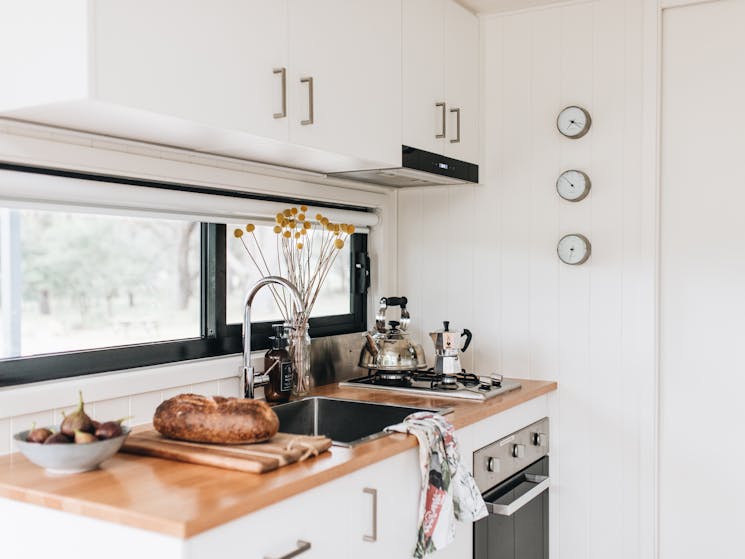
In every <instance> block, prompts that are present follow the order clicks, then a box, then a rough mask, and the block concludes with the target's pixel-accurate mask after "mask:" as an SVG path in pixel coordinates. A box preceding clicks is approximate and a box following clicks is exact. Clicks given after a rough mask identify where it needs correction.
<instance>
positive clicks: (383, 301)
mask: <svg viewBox="0 0 745 559" xmlns="http://www.w3.org/2000/svg"><path fill="white" fill-rule="evenodd" d="M408 302H409V300H408V299H407V298H406V297H381V298H380V303H379V305H378V312H377V313H376V314H375V328H376V329H377V330H378V332H385V331H386V328H385V311H386V309H387V308H388V307H401V321H400V324H401V326H400V329H401V330H406V327H407V326H408V325H409V320H410V319H411V317H410V316H409V311H407V310H406V305H407V303H408Z"/></svg>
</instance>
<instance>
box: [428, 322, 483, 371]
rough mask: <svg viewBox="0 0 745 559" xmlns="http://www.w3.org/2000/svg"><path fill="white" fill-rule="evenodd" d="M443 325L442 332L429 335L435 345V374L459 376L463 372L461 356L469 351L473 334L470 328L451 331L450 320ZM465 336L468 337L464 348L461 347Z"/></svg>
mask: <svg viewBox="0 0 745 559" xmlns="http://www.w3.org/2000/svg"><path fill="white" fill-rule="evenodd" d="M442 325H443V329H442V330H437V331H436V332H430V333H429V336H430V338H432V341H433V342H434V344H435V373H440V374H443V375H457V374H459V373H461V372H462V367H461V364H460V354H461V353H462V352H464V351H466V349H468V346H469V345H470V344H471V339H472V338H473V334H471V331H470V330H469V329H468V328H464V329H463V330H450V321H449V320H445V321H444V322H443V323H442ZM463 336H465V337H466V341H465V343H464V344H463V347H460V340H461V338H462V337H463Z"/></svg>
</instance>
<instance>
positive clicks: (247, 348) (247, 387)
mask: <svg viewBox="0 0 745 559" xmlns="http://www.w3.org/2000/svg"><path fill="white" fill-rule="evenodd" d="M271 284H275V285H279V286H282V287H284V288H285V289H287V290H288V291H289V292H290V295H291V296H292V299H293V302H294V303H295V307H296V309H297V312H298V313H300V314H305V305H304V304H303V298H302V296H301V295H300V291H298V288H297V287H295V285H293V284H292V283H290V282H289V281H287V280H286V279H285V278H282V277H279V276H267V277H265V278H261V279H260V280H259V281H257V282H256V283H255V284H254V286H253V287H252V288H251V289H249V290H248V293H246V298H245V299H244V303H243V383H244V384H243V386H244V397H246V398H253V397H254V388H255V387H256V386H261V385H263V384H266V383H267V382H268V381H269V379H268V378H266V377H265V375H261V376H260V377H257V376H256V374H255V371H254V368H253V367H252V366H251V305H252V304H253V300H254V298H255V297H256V294H257V293H258V292H259V291H260V290H261V288H262V287H265V286H267V285H271Z"/></svg>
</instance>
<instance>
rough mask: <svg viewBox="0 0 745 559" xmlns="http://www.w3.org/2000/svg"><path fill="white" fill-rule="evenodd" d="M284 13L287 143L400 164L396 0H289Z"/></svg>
mask: <svg viewBox="0 0 745 559" xmlns="http://www.w3.org/2000/svg"><path fill="white" fill-rule="evenodd" d="M288 14H289V38H290V70H291V71H290V74H289V82H288V87H289V91H290V119H291V120H290V141H291V142H293V143H297V144H301V145H304V146H310V147H314V148H319V149H322V150H327V151H330V152H333V153H338V154H341V155H345V156H350V157H352V158H358V159H359V161H360V163H362V164H363V165H364V162H365V161H367V162H371V165H368V166H367V167H368V168H374V167H376V166H391V167H393V166H398V165H400V161H401V7H400V1H399V0H375V1H374V2H370V1H366V0H314V1H313V2H309V1H308V0H289V4H288ZM311 80H312V82H311ZM311 88H312V92H311ZM311 113H312V114H311Z"/></svg>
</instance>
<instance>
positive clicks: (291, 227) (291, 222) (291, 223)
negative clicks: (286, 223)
mask: <svg viewBox="0 0 745 559" xmlns="http://www.w3.org/2000/svg"><path fill="white" fill-rule="evenodd" d="M296 225H297V221H295V220H294V219H291V220H290V229H295V226H296Z"/></svg>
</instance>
